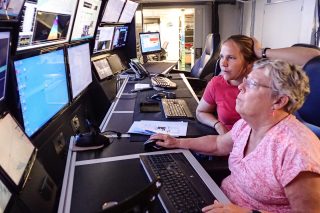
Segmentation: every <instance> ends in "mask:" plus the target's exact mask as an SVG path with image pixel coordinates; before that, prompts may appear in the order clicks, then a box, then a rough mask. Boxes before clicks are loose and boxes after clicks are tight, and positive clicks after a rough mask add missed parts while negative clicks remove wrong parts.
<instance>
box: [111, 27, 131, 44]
mask: <svg viewBox="0 0 320 213" xmlns="http://www.w3.org/2000/svg"><path fill="white" fill-rule="evenodd" d="M127 37H128V26H116V27H115V29H114V36H113V42H112V49H115V48H119V47H124V46H126V42H127Z"/></svg>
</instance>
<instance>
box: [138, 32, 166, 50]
mask: <svg viewBox="0 0 320 213" xmlns="http://www.w3.org/2000/svg"><path fill="white" fill-rule="evenodd" d="M145 34H158V35H159V44H160V49H159V50H156V51H149V52H143V51H142V45H141V35H145ZM139 44H140V51H141V54H142V55H149V54H155V53H160V52H161V36H160V32H142V33H139Z"/></svg>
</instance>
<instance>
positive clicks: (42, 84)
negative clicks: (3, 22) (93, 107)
mask: <svg viewBox="0 0 320 213" xmlns="http://www.w3.org/2000/svg"><path fill="white" fill-rule="evenodd" d="M64 59H65V58H64V51H63V49H62V48H57V49H55V50H51V51H49V52H43V51H42V50H37V51H29V52H28V53H21V54H18V55H17V57H16V58H15V61H14V65H15V73H16V79H17V88H18V92H19V97H20V104H21V107H20V108H21V113H22V118H23V124H24V128H25V132H26V134H27V135H28V136H29V137H31V136H32V135H33V134H34V133H35V132H37V131H38V130H39V129H40V128H41V127H43V126H44V124H46V123H47V122H48V121H49V120H51V119H52V118H53V117H54V116H55V115H56V114H57V113H58V112H59V111H60V110H62V109H63V108H64V107H65V106H66V105H67V104H68V103H69V93H68V84H67V74H66V64H65V60H64Z"/></svg>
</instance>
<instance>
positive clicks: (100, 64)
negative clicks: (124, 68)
mask: <svg viewBox="0 0 320 213" xmlns="http://www.w3.org/2000/svg"><path fill="white" fill-rule="evenodd" d="M93 65H94V67H95V68H96V71H97V74H98V77H99V79H100V80H103V79H105V78H107V77H109V76H112V75H113V72H112V70H111V67H110V65H109V62H108V61H107V59H106V58H102V59H98V60H95V61H93Z"/></svg>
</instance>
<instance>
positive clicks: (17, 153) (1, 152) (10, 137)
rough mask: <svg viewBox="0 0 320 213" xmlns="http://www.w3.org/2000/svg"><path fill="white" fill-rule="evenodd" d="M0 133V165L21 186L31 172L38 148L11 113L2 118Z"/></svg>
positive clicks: (16, 184) (0, 120) (16, 185)
mask: <svg viewBox="0 0 320 213" xmlns="http://www.w3.org/2000/svg"><path fill="white" fill-rule="evenodd" d="M0 135H1V140H0V165H1V167H2V169H3V170H4V172H5V173H6V175H7V176H8V177H9V178H10V180H11V181H12V182H13V183H14V184H15V187H19V188H20V187H22V186H23V185H24V183H25V181H26V180H27V177H28V175H29V173H30V170H31V168H32V165H33V163H34V160H35V157H36V149H35V148H34V146H33V145H32V143H31V141H30V140H29V138H28V137H27V136H26V135H25V133H24V132H23V130H22V129H21V128H20V126H19V125H18V124H17V122H16V121H15V119H14V118H13V117H12V115H11V114H10V113H7V114H6V115H5V116H4V117H3V118H1V119H0ZM20 189H21V188H20Z"/></svg>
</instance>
